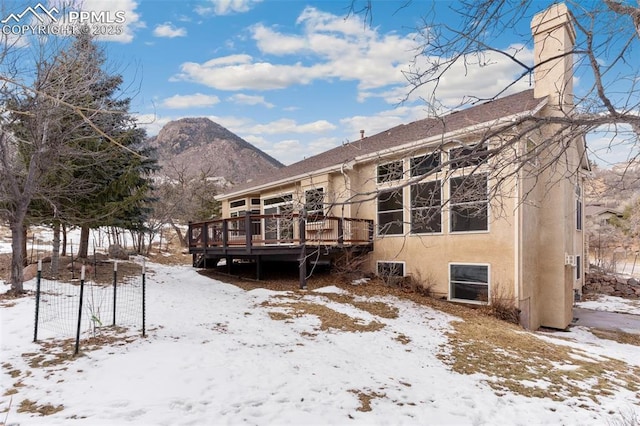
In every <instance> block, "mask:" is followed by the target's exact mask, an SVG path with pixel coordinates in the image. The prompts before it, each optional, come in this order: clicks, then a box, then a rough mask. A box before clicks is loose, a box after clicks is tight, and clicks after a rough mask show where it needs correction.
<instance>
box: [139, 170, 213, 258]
mask: <svg viewBox="0 0 640 426" xmlns="http://www.w3.org/2000/svg"><path fill="white" fill-rule="evenodd" d="M163 171H164V175H165V176H164V177H162V178H161V179H160V178H159V179H158V180H157V181H156V182H155V191H154V194H155V196H156V202H155V203H154V213H153V215H152V218H151V220H152V221H153V222H154V223H155V224H156V227H161V226H163V225H165V224H166V225H170V226H171V228H172V229H173V230H174V231H175V233H176V235H177V236H178V239H179V240H180V244H181V245H182V246H183V247H186V246H187V236H186V235H185V233H184V231H183V229H182V228H181V226H184V225H185V224H187V222H189V221H199V220H207V219H212V218H214V217H217V216H219V215H220V202H219V201H216V200H215V198H214V197H215V195H216V194H217V193H218V192H219V190H220V185H219V182H218V181H217V180H216V178H215V173H214V171H213V170H211V169H201V170H194V169H192V168H191V167H189V166H188V165H186V164H181V163H178V162H176V161H169V162H168V163H167V164H166V165H165V166H164V168H163Z"/></svg>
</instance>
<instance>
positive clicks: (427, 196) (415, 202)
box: [411, 180, 442, 234]
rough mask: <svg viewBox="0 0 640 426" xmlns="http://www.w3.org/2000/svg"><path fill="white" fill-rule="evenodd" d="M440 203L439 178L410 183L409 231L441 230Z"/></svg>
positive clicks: (425, 232) (417, 232) (427, 231)
mask: <svg viewBox="0 0 640 426" xmlns="http://www.w3.org/2000/svg"><path fill="white" fill-rule="evenodd" d="M441 204H442V186H441V182H440V181H439V180H434V181H429V182H423V183H418V184H415V185H411V233H413V234H428V233H434V232H442V210H441Z"/></svg>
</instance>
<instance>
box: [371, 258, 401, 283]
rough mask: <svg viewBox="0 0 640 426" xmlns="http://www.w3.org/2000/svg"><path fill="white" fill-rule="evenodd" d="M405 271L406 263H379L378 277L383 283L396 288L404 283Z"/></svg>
mask: <svg viewBox="0 0 640 426" xmlns="http://www.w3.org/2000/svg"><path fill="white" fill-rule="evenodd" d="M404 269H405V264H404V262H388V261H378V262H377V273H378V276H379V277H380V278H381V279H382V281H384V283H385V284H387V285H392V286H394V287H395V286H397V285H398V284H400V283H401V282H402V280H403V278H404V275H405V271H404Z"/></svg>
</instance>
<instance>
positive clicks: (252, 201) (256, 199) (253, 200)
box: [251, 198, 260, 206]
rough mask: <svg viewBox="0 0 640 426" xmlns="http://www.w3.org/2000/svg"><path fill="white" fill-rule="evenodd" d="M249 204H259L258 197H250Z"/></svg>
mask: <svg viewBox="0 0 640 426" xmlns="http://www.w3.org/2000/svg"><path fill="white" fill-rule="evenodd" d="M251 205H252V206H259V205H260V198H252V199H251Z"/></svg>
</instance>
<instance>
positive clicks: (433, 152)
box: [407, 150, 445, 179]
mask: <svg viewBox="0 0 640 426" xmlns="http://www.w3.org/2000/svg"><path fill="white" fill-rule="evenodd" d="M444 152H445V151H443V150H440V151H438V150H434V151H428V152H425V153H424V154H421V155H414V156H411V157H409V158H408V162H407V167H408V169H409V173H408V176H409V178H410V179H413V178H418V177H420V176H426V175H416V176H413V175H412V174H411V170H412V169H411V160H415V159H416V158H421V157H427V156H429V155H434V154H436V155H438V157H439V158H438V168H440V167H442V153H444ZM441 171H442V170H438V171H437V172H435V173H434V174H432V175H430V176H429V178H431V177H432V176H433V177H434V178H435V179H439V178H438V173H440V172H441Z"/></svg>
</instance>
